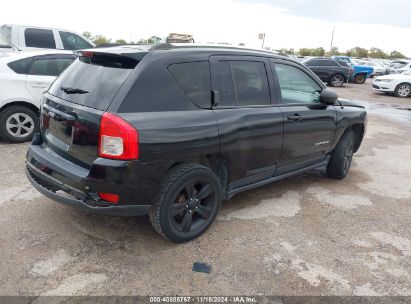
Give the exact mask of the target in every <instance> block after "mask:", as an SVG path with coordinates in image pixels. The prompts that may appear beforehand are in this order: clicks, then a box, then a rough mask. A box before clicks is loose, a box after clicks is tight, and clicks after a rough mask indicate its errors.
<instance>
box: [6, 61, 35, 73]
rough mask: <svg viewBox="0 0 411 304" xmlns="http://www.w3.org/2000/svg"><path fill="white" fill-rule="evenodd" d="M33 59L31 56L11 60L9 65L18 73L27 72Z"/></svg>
mask: <svg viewBox="0 0 411 304" xmlns="http://www.w3.org/2000/svg"><path fill="white" fill-rule="evenodd" d="M32 60H33V58H32V57H29V58H24V59H20V60H16V61H12V62H9V63H8V64H7V65H8V67H9V68H10V69H12V70H13V71H14V72H15V73H17V74H27V73H28V71H29V68H30V64H31V61H32Z"/></svg>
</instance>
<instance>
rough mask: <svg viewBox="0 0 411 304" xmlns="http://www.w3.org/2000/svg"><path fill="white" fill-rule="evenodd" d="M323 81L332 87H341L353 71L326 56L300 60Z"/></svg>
mask: <svg viewBox="0 0 411 304" xmlns="http://www.w3.org/2000/svg"><path fill="white" fill-rule="evenodd" d="M302 63H303V64H305V65H306V66H307V67H308V68H309V69H310V70H311V71H313V72H314V73H315V74H316V75H317V76H318V77H319V78H320V79H321V80H322V81H323V82H325V83H327V84H328V85H330V86H332V87H341V86H342V85H343V84H344V83H345V82H347V80H348V79H349V77H350V76H351V75H352V73H353V71H354V70H353V69H352V68H351V67H348V66H344V65H342V64H340V63H339V62H338V61H336V60H334V59H332V58H327V57H314V58H309V59H307V60H304V61H302Z"/></svg>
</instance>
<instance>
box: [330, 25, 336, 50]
mask: <svg viewBox="0 0 411 304" xmlns="http://www.w3.org/2000/svg"><path fill="white" fill-rule="evenodd" d="M334 31H335V26H334V27H333V32H332V34H331V45H330V55H331V52H332V50H333V42H334Z"/></svg>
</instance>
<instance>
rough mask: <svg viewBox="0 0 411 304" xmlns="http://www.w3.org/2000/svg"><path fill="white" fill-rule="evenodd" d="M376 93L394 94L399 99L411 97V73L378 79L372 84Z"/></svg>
mask: <svg viewBox="0 0 411 304" xmlns="http://www.w3.org/2000/svg"><path fill="white" fill-rule="evenodd" d="M372 87H373V89H374V90H376V91H380V92H384V93H390V94H394V95H395V96H397V97H408V96H410V95H411V71H406V72H404V73H402V74H390V75H385V76H380V77H376V78H375V79H374V82H373V84H372Z"/></svg>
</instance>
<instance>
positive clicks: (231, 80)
mask: <svg viewBox="0 0 411 304" xmlns="http://www.w3.org/2000/svg"><path fill="white" fill-rule="evenodd" d="M216 76H217V83H218V84H219V88H218V91H219V93H220V105H221V106H235V105H237V106H254V105H270V104H271V99H270V90H269V85H268V78H267V72H266V68H265V64H264V63H263V62H259V61H237V60H235V61H234V60H233V61H226V60H222V61H219V62H218V71H217V75H216Z"/></svg>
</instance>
